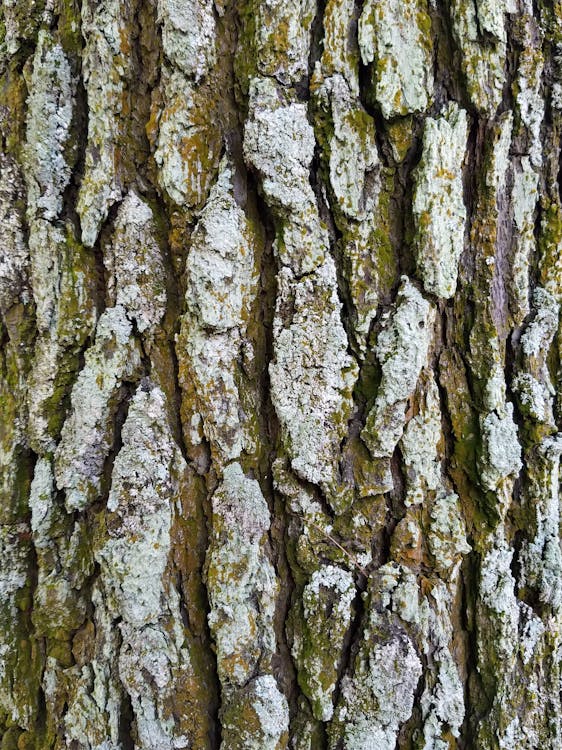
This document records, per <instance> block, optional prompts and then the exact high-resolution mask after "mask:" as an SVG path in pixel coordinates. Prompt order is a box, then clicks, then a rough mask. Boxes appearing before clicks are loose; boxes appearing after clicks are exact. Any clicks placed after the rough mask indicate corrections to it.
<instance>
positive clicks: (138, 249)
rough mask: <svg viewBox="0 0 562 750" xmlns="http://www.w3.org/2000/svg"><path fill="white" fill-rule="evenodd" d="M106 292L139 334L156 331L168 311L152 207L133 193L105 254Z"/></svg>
mask: <svg viewBox="0 0 562 750" xmlns="http://www.w3.org/2000/svg"><path fill="white" fill-rule="evenodd" d="M103 261H104V265H105V268H106V271H107V274H108V282H107V291H108V295H109V298H110V300H111V303H112V305H120V306H121V307H123V309H124V310H125V311H126V312H127V317H128V318H129V320H130V321H131V322H132V321H134V322H135V325H136V328H137V330H138V331H139V332H140V333H144V332H145V331H147V332H150V331H153V330H154V329H155V328H156V326H157V325H158V323H160V321H161V320H162V318H163V317H164V314H165V312H166V271H165V266H164V259H163V257H162V251H161V249H160V246H159V244H158V239H157V236H156V227H155V225H154V217H153V213H152V210H151V208H150V206H149V205H148V204H147V203H146V202H145V201H143V200H142V199H141V198H140V197H139V196H138V195H137V194H136V193H135V192H134V191H130V192H129V193H128V194H127V195H126V197H125V198H124V200H123V202H122V203H121V205H120V206H119V210H118V212H117V217H116V219H115V230H114V233H113V237H112V238H111V243H110V244H109V246H108V248H107V250H106V252H105V253H104V259H103Z"/></svg>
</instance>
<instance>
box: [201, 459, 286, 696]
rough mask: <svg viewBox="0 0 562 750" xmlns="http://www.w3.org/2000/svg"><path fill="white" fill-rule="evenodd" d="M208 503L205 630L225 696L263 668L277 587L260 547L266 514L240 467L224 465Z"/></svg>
mask: <svg viewBox="0 0 562 750" xmlns="http://www.w3.org/2000/svg"><path fill="white" fill-rule="evenodd" d="M212 503H213V516H212V523H213V527H212V529H213V530H212V536H211V541H210V545H209V549H208V552H207V563H206V568H207V588H208V591H209V600H210V614H209V626H210V629H211V633H212V635H213V638H214V641H215V644H216V649H217V662H218V672H219V676H220V678H221V682H222V684H223V688H224V690H225V691H227V693H228V692H231V691H232V688H241V687H243V686H244V685H245V684H246V682H247V681H248V679H249V678H250V677H251V676H252V675H253V674H255V672H256V670H257V669H261V670H263V669H267V665H268V662H269V661H270V659H271V657H272V655H273V653H274V651H275V633H274V630H273V616H274V611H275V599H276V595H277V591H278V583H277V579H276V575H275V570H274V568H273V566H272V564H271V562H270V561H269V559H268V556H267V548H266V543H267V531H268V529H269V526H270V518H269V510H268V507H267V503H266V502H265V499H264V497H263V495H262V492H261V490H260V487H259V484H258V483H257V482H256V480H254V479H249V478H247V477H246V476H244V473H243V471H242V468H241V466H240V464H238V463H232V464H229V465H228V466H227V467H226V468H225V469H224V474H223V481H222V484H221V485H219V488H218V489H217V490H216V491H215V493H214V495H213V498H212Z"/></svg>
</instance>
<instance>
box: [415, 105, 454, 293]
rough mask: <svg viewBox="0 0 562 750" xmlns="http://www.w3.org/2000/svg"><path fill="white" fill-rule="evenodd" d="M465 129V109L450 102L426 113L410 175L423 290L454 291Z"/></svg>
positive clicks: (418, 262)
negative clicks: (417, 160) (420, 144)
mask: <svg viewBox="0 0 562 750" xmlns="http://www.w3.org/2000/svg"><path fill="white" fill-rule="evenodd" d="M467 132H468V127H467V118H466V113H465V111H464V110H462V109H459V108H458V107H457V106H456V105H454V104H452V105H450V106H449V109H448V111H446V112H444V113H443V114H442V115H441V117H439V118H437V119H433V118H431V117H429V118H427V120H426V121H425V129H424V135H423V151H422V157H421V161H420V163H419V165H418V167H417V168H416V171H415V177H414V179H415V188H414V197H413V204H412V210H413V213H414V224H415V227H416V241H415V242H416V257H417V266H418V272H419V274H420V276H421V278H422V281H423V284H424V287H425V290H426V291H427V292H429V293H430V294H435V295H437V296H438V297H444V298H445V299H448V298H450V297H452V296H453V295H454V293H455V289H456V286H457V274H458V264H459V260H460V256H461V253H462V250H463V246H464V226H465V221H466V208H465V205H464V200H463V184H462V164H463V161H464V154H465V149H466V139H467Z"/></svg>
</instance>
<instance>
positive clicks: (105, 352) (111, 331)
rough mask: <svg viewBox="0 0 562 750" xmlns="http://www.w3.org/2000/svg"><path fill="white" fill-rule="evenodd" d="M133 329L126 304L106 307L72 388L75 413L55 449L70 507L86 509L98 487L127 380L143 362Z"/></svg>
mask: <svg viewBox="0 0 562 750" xmlns="http://www.w3.org/2000/svg"><path fill="white" fill-rule="evenodd" d="M132 330H133V329H132V325H131V323H130V321H129V320H128V318H127V316H126V314H125V310H124V309H123V308H122V307H120V306H117V307H112V308H108V309H107V310H106V311H105V312H104V314H103V315H102V316H101V318H100V319H99V321H98V325H97V328H96V340H95V343H94V344H93V346H92V347H91V348H90V349H89V350H88V351H87V352H86V362H85V366H84V369H83V370H82V371H81V372H80V375H79V377H78V379H77V381H76V384H75V385H74V388H73V389H72V396H71V412H70V415H69V416H68V418H67V420H66V422H65V423H64V426H63V429H62V434H61V441H60V443H59V445H58V446H57V450H56V454H55V476H56V481H57V487H58V488H59V489H63V488H64V490H65V491H66V506H67V508H68V509H69V510H75V509H80V510H83V509H84V508H86V507H87V506H88V505H89V504H90V503H91V502H93V501H94V500H95V499H96V497H97V496H98V494H99V492H100V489H101V480H102V474H103V467H104V462H105V459H106V458H107V455H108V453H109V451H110V449H111V445H112V443H113V435H114V418H115V414H116V411H117V407H118V405H119V401H120V395H121V394H122V387H123V383H124V382H127V381H129V382H131V381H133V380H134V379H135V378H136V377H138V373H139V371H140V366H141V355H140V347H139V345H138V343H137V341H136V339H135V338H134V336H132Z"/></svg>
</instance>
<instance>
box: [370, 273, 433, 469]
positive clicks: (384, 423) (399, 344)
mask: <svg viewBox="0 0 562 750" xmlns="http://www.w3.org/2000/svg"><path fill="white" fill-rule="evenodd" d="M434 315H435V313H434V308H433V306H432V305H431V303H430V302H428V301H427V300H426V299H425V298H424V297H423V295H422V294H420V292H419V291H418V290H417V288H416V287H415V286H414V285H413V284H412V282H411V281H410V280H409V279H408V278H407V277H403V278H402V284H401V286H400V289H399V290H398V295H397V298H396V303H395V305H394V307H393V309H392V311H390V312H389V313H387V315H386V318H385V321H384V325H383V330H382V331H381V333H380V334H379V337H378V340H377V344H376V347H375V352H376V355H377V359H378V362H379V364H380V367H381V371H382V377H381V381H380V385H379V389H378V392H377V396H376V399H375V403H374V404H373V407H372V409H371V410H370V412H369V414H368V416H367V421H366V424H365V428H364V429H363V432H362V433H361V436H362V438H363V440H364V441H365V443H366V444H367V446H368V448H369V450H370V452H371V454H372V455H373V457H376V458H378V457H381V458H382V457H390V456H391V455H392V452H393V451H394V448H395V447H396V444H397V443H398V441H399V440H400V438H401V436H402V433H403V431H404V411H405V407H406V403H407V400H408V398H409V397H410V396H411V394H412V392H413V390H414V388H415V387H416V383H417V380H418V377H419V375H420V372H421V369H422V367H423V365H424V364H425V362H426V359H427V354H428V349H429V344H430V341H431V337H432V328H433V321H434Z"/></svg>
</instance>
